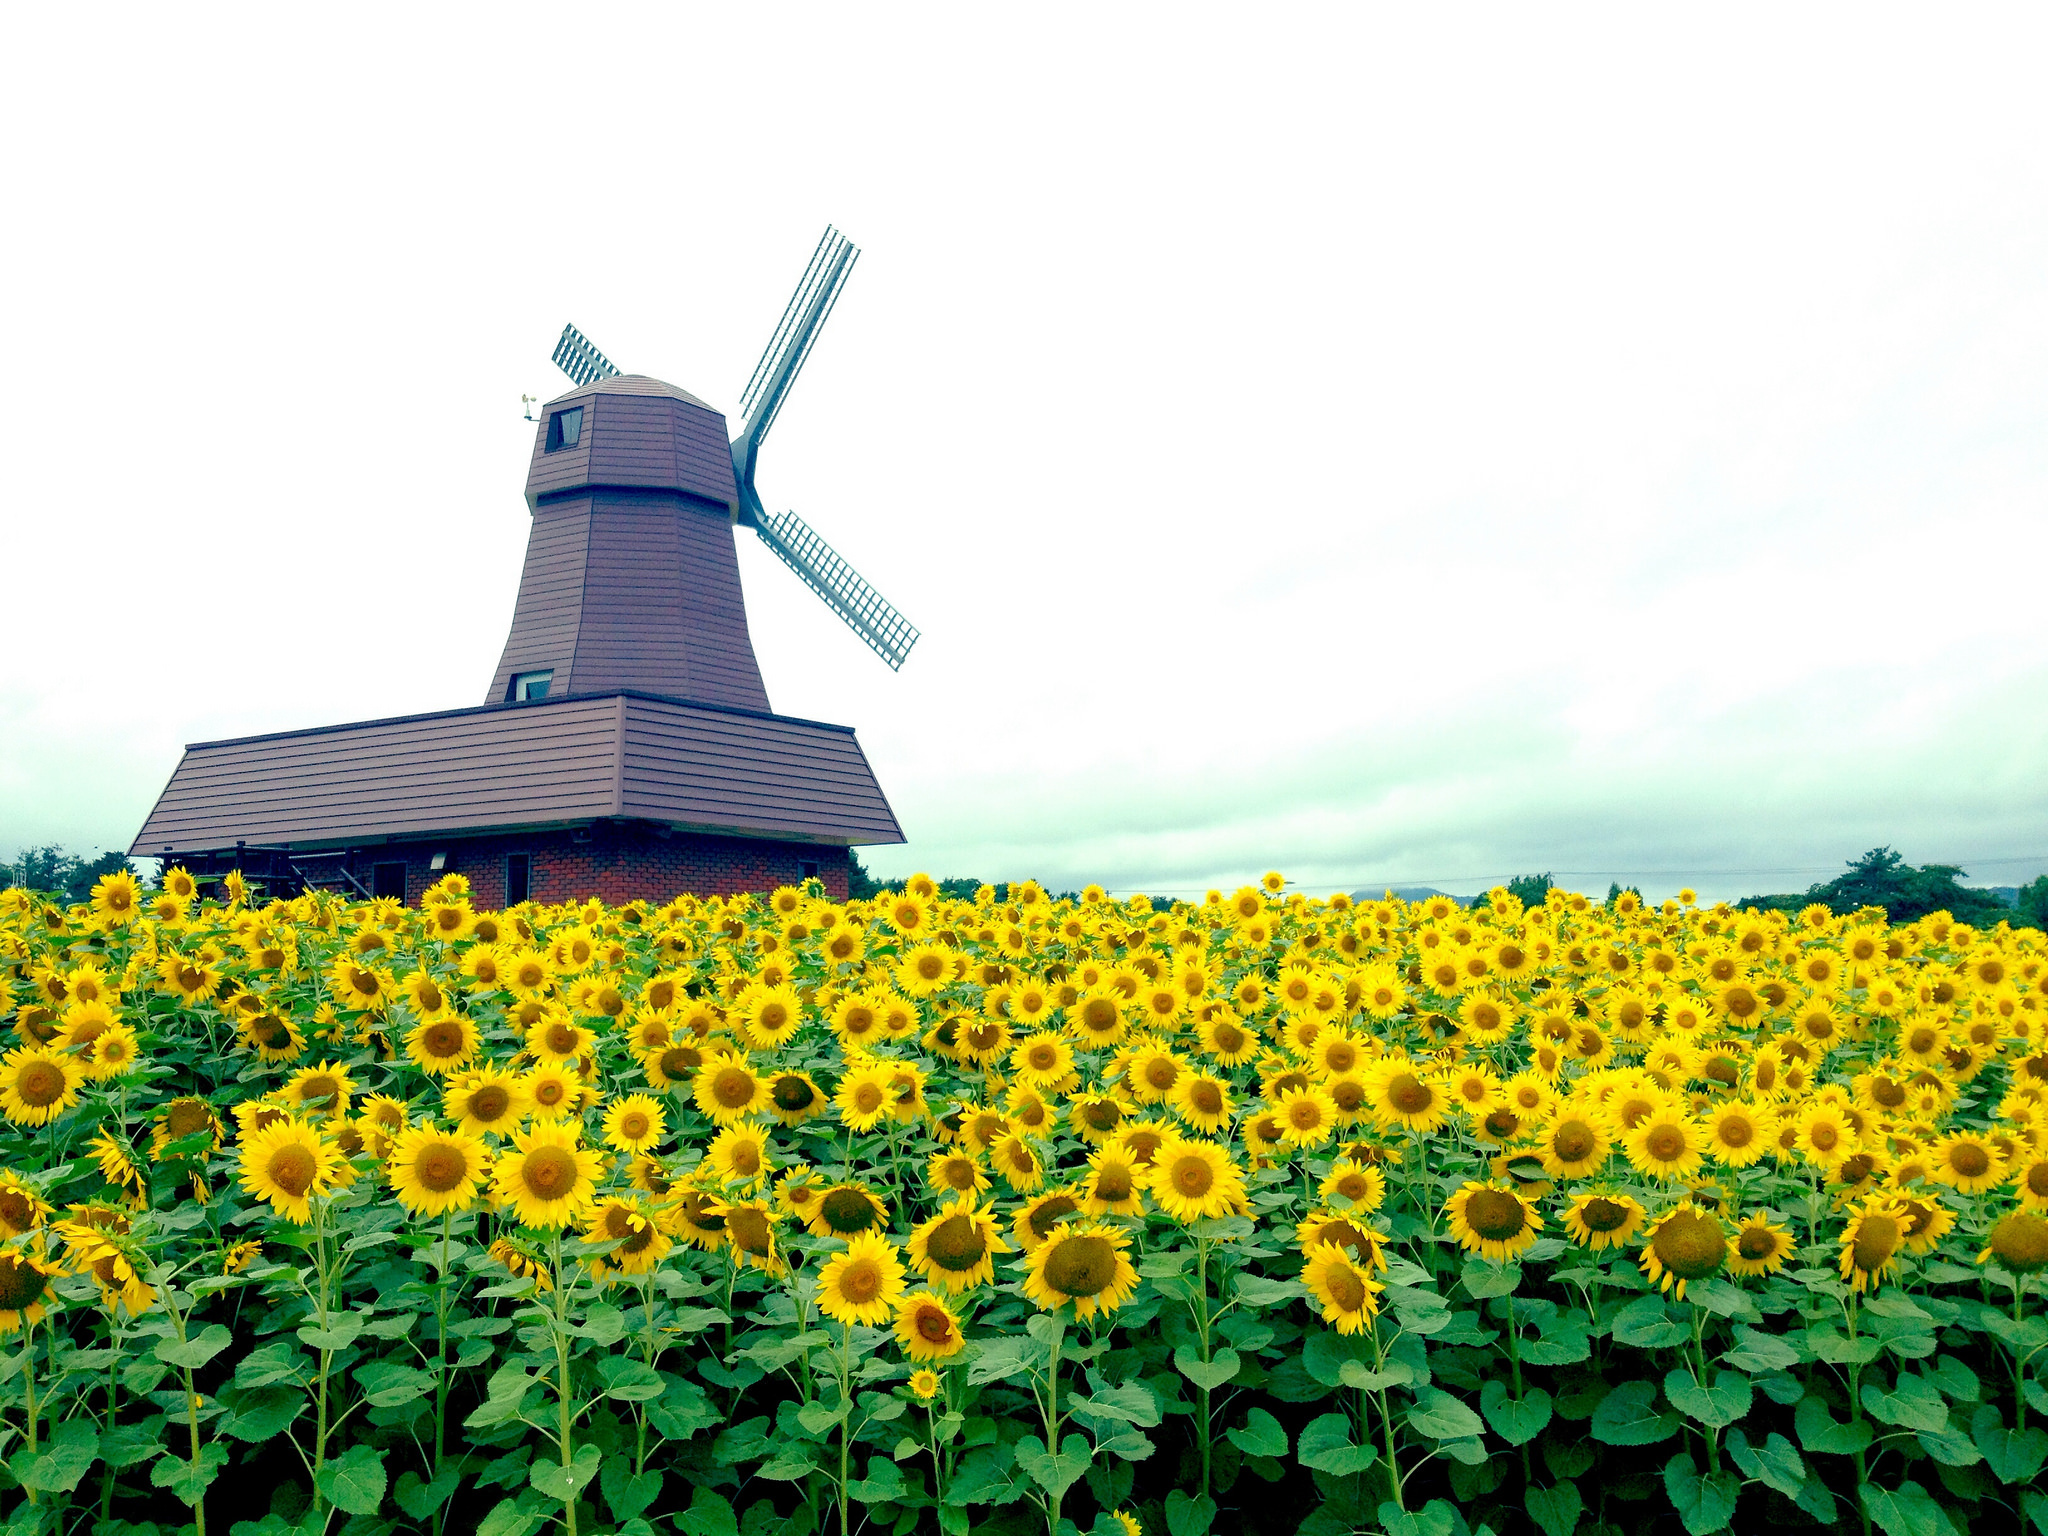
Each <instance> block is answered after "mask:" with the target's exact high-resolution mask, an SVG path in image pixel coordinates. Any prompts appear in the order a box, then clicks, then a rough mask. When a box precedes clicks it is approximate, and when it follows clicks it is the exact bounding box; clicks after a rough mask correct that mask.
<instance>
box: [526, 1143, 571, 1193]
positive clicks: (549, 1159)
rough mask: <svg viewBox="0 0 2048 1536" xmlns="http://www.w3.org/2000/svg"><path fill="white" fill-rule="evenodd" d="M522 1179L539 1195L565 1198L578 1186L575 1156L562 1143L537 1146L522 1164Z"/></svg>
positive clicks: (529, 1188)
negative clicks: (550, 1145) (559, 1145)
mask: <svg viewBox="0 0 2048 1536" xmlns="http://www.w3.org/2000/svg"><path fill="white" fill-rule="evenodd" d="M519 1179H520V1182H521V1183H523V1184H524V1185H525V1186H526V1188H527V1190H528V1192H529V1193H531V1194H532V1195H533V1196H534V1197H535V1198H536V1199H539V1200H560V1199H563V1198H565V1197H566V1196H567V1195H568V1193H569V1191H570V1190H571V1189H573V1188H575V1187H576V1159H575V1158H574V1157H572V1156H571V1155H570V1154H569V1152H568V1151H567V1149H565V1148H562V1147H535V1148H534V1149H533V1150H532V1151H531V1152H528V1153H527V1154H526V1156H525V1158H524V1159H523V1160H522V1161H521V1163H520V1164H519Z"/></svg>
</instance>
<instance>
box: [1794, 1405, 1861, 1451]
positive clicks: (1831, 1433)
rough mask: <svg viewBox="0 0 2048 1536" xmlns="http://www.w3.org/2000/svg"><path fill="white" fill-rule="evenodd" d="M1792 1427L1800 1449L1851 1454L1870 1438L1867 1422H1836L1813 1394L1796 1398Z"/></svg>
mask: <svg viewBox="0 0 2048 1536" xmlns="http://www.w3.org/2000/svg"><path fill="white" fill-rule="evenodd" d="M1792 1427H1793V1429H1794V1430H1795V1431H1797V1433H1798V1435H1799V1446H1800V1449H1802V1450H1804V1451H1808V1452H1811V1453H1814V1454H1818V1455H1826V1456H1854V1455H1855V1454H1856V1453H1857V1452H1858V1451H1860V1450H1863V1449H1864V1448H1865V1447H1866V1446H1868V1445H1869V1444H1870V1441H1871V1438H1872V1436H1871V1429H1870V1426H1869V1425H1868V1424H1837V1423H1836V1422H1835V1416H1834V1415H1833V1414H1831V1413H1829V1412H1828V1408H1827V1404H1826V1403H1823V1402H1822V1401H1821V1400H1820V1399H1819V1398H1817V1397H1812V1396H1808V1397H1803V1398H1801V1399H1800V1400H1799V1407H1798V1409H1797V1410H1796V1411H1795V1412H1794V1413H1793V1415H1792Z"/></svg>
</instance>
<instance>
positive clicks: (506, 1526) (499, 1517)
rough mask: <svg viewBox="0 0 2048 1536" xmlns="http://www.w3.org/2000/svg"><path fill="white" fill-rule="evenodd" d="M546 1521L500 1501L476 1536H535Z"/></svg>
mask: <svg viewBox="0 0 2048 1536" xmlns="http://www.w3.org/2000/svg"><path fill="white" fill-rule="evenodd" d="M546 1519H547V1516H546V1515H544V1514H542V1513H541V1512H540V1511H539V1510H534V1509H527V1508H525V1507H524V1506H522V1505H521V1504H520V1502H519V1501H518V1500H517V1499H500V1500H499V1501H498V1502H497V1504H495V1505H494V1506H493V1507H492V1509H491V1512H490V1513H489V1514H488V1515H485V1516H484V1517H483V1519H482V1521H481V1522H479V1523H478V1525H477V1528H476V1536H533V1533H534V1532H535V1531H537V1530H539V1529H540V1528H541V1523H542V1522H543V1521H544V1520H546ZM738 1530H739V1528H738V1527H737V1526H734V1527H733V1528H732V1533H731V1536H738Z"/></svg>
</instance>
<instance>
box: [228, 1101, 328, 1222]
mask: <svg viewBox="0 0 2048 1536" xmlns="http://www.w3.org/2000/svg"><path fill="white" fill-rule="evenodd" d="M346 1168H347V1164H346V1162H345V1161H344V1160H343V1158H342V1155H341V1148H340V1147H338V1146H336V1145H335V1144H334V1143H333V1142H332V1141H330V1140H328V1139H327V1138H326V1137H325V1136H322V1135H321V1134H320V1132H319V1131H318V1130H317V1129H316V1128H314V1127H313V1126H311V1125H309V1124H307V1123H306V1122H305V1121H303V1120H294V1119H290V1118H285V1119H281V1120H278V1121H275V1122H273V1123H272V1124H270V1125H267V1126H265V1127H263V1129H261V1130H259V1131H257V1132H256V1133H255V1134H254V1135H251V1136H249V1137H247V1138H245V1139H244V1140H243V1142H242V1147H241V1167H240V1173H241V1184H242V1188H243V1189H245V1190H247V1191H248V1192H249V1193H250V1194H252V1195H254V1196H255V1197H256V1198H257V1199H259V1200H268V1201H269V1202H270V1208H271V1209H272V1210H274V1211H276V1212H277V1214H278V1215H280V1216H283V1217H286V1218H287V1219H289V1220H291V1221H296V1222H299V1223H301V1224H303V1223H305V1222H308V1221H311V1220H312V1219H313V1199H314V1197H315V1196H317V1195H325V1194H328V1193H330V1192H332V1191H333V1190H335V1189H337V1188H339V1187H341V1186H342V1185H343V1184H345V1183H346V1182H347V1174H346V1171H345V1170H346Z"/></svg>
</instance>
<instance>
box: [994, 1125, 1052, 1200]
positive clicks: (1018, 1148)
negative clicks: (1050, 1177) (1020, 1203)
mask: <svg viewBox="0 0 2048 1536" xmlns="http://www.w3.org/2000/svg"><path fill="white" fill-rule="evenodd" d="M989 1161H990V1162H991V1163H993V1164H994V1165H995V1170H996V1172H998V1173H1000V1174H1001V1175H1002V1176H1003V1182H1004V1183H1005V1184H1007V1185H1009V1186H1010V1188H1011V1189H1013V1190H1015V1191H1016V1192H1017V1193H1018V1194H1020V1195H1028V1194H1030V1193H1032V1192H1033V1191H1034V1190H1036V1189H1038V1188H1040V1187H1041V1186H1043V1185H1044V1183H1045V1165H1044V1164H1043V1163H1041V1162H1040V1161H1039V1160H1038V1154H1037V1153H1036V1152H1034V1151H1033V1150H1032V1149H1031V1143H1030V1142H1028V1141H1026V1140H1025V1139H1024V1138H1023V1137H1022V1136H1021V1135H1019V1134H1018V1133H1017V1132H1015V1131H1011V1132H1009V1133H1007V1134H1006V1135H1004V1136H1001V1137H999V1138H998V1139H997V1141H996V1144H995V1145H994V1146H993V1147H991V1148H989Z"/></svg>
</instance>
